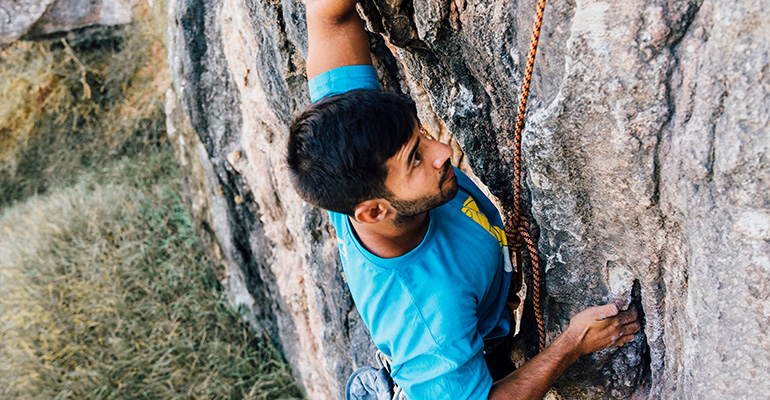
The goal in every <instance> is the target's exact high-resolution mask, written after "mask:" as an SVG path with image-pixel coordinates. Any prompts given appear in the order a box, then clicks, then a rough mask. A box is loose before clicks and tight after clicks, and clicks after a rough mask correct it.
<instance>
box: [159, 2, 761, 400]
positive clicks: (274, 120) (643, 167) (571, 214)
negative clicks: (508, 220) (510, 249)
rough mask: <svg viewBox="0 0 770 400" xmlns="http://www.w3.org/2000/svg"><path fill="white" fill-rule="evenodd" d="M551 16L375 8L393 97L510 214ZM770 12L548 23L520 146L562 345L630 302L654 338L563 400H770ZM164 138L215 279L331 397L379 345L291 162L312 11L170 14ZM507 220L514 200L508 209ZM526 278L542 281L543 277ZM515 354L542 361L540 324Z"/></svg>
mask: <svg viewBox="0 0 770 400" xmlns="http://www.w3.org/2000/svg"><path fill="white" fill-rule="evenodd" d="M534 6H535V1H534V0H525V1H512V0H495V1H468V0H455V1H439V0H413V1H399V0H375V1H372V2H370V1H368V0H367V1H366V2H364V3H363V4H362V7H361V10H362V13H363V14H364V15H365V16H366V19H367V25H368V27H369V29H370V30H371V31H372V32H373V34H372V35H370V42H371V44H372V48H373V53H374V55H375V64H376V67H377V69H378V71H379V73H380V75H381V80H382V82H383V84H384V86H385V87H386V88H388V89H389V90H394V91H403V92H406V93H409V94H410V95H411V96H412V97H413V98H414V99H415V100H416V102H417V104H418V111H419V115H420V119H421V121H422V122H423V124H424V125H425V126H426V127H427V128H428V130H429V131H430V132H431V134H433V135H434V136H436V137H437V138H440V139H441V140H443V141H445V142H447V143H450V144H452V146H453V147H454V148H455V149H456V154H455V156H454V158H453V162H454V163H455V164H457V165H461V166H462V167H463V168H464V169H466V170H467V171H469V172H470V171H472V172H473V173H474V174H475V176H477V177H478V178H479V179H480V182H482V183H483V184H485V185H486V187H488V188H489V190H490V191H491V193H494V195H495V196H496V197H497V198H498V199H499V203H498V204H500V205H501V206H504V205H505V204H509V203H510V202H511V200H512V194H513V189H512V187H511V178H512V164H513V162H512V158H511V153H512V152H511V148H510V146H511V143H510V134H511V131H512V127H513V124H514V122H515V117H516V115H515V110H516V107H517V104H516V103H517V96H518V91H519V89H518V88H519V86H520V84H521V79H522V70H523V66H524V63H525V57H526V52H527V46H528V41H529V35H530V29H531V24H532V21H533V18H534ZM768 7H770V5H768V4H766V2H761V1H749V0H741V1H737V2H727V1H705V0H704V1H696V0H643V1H633V0H617V1H612V2H607V1H598V0H580V1H565V2H553V4H549V5H548V8H547V9H546V16H545V23H544V28H543V29H544V31H543V33H542V36H541V44H540V48H539V50H538V61H537V63H536V66H535V76H534V81H533V88H532V95H531V97H530V106H529V108H530V110H531V111H530V112H529V116H528V120H527V126H526V128H525V132H524V165H525V169H526V170H525V185H526V191H525V195H526V203H527V209H528V210H530V212H531V214H530V218H531V221H532V222H533V224H534V226H535V228H536V236H537V237H538V238H539V250H540V254H541V257H542V258H543V260H545V263H544V269H545V271H546V288H547V291H548V295H547V298H546V320H547V328H548V336H549V337H550V338H553V337H555V335H557V334H558V333H559V332H561V331H562V330H563V329H564V328H566V325H567V323H568V321H569V318H570V316H571V315H573V314H574V313H575V312H577V311H579V310H580V309H582V308H584V307H587V306H590V305H596V304H599V303H602V302H606V301H608V300H612V299H620V300H622V301H623V302H624V303H625V304H626V305H629V306H633V307H637V308H638V309H639V310H640V311H642V312H643V313H644V335H640V336H639V337H638V338H637V339H636V340H634V341H633V342H632V343H630V344H629V345H627V346H625V347H623V348H622V349H611V350H607V351H604V352H600V353H598V354H595V355H592V356H587V357H584V358H582V359H581V360H580V361H579V362H578V363H577V364H576V365H575V366H573V367H572V368H570V369H569V370H568V371H567V373H566V374H565V376H564V377H563V378H562V379H560V380H559V381H558V382H557V384H556V386H555V392H554V394H553V396H560V397H561V398H564V399H582V398H637V399H638V398H655V399H657V398H663V399H669V398H677V399H678V398H682V399H691V398H692V399H704V398H730V399H755V398H756V399H760V398H765V397H766V393H767V384H766V382H768V381H770V372H768V371H770V369H768V366H769V365H770V340H768V337H767V333H766V332H767V331H768V329H770V256H769V255H770V195H768V193H770V181H769V180H768V178H769V175H770V174H768V172H769V171H768V170H769V169H770V167H769V166H768V165H770V164H769V163H768V161H770V160H768V155H767V154H768V146H770V133H769V132H768V122H769V120H770V93H769V92H770V57H769V56H768V50H767V49H768V48H770V43H768V41H769V40H770V39H768V38H770V25H768V24H767V23H766V21H767V19H768V17H770V9H768ZM168 10H169V16H168V17H169V58H170V60H169V61H170V65H171V69H172V76H173V80H174V87H173V90H172V91H171V92H170V93H169V96H168V107H167V115H168V125H169V131H170V134H171V138H172V141H173V142H174V143H175V147H176V149H177V154H178V157H179V159H180V163H181V164H182V165H183V166H185V167H186V168H185V169H186V170H187V171H188V178H187V179H188V188H189V193H188V195H189V196H188V204H189V206H190V208H191V210H192V211H193V214H194V217H195V220H196V224H197V225H198V230H199V233H200V235H201V237H202V238H203V239H204V243H205V244H206V247H207V248H208V251H209V255H210V256H211V258H212V262H213V265H214V267H215V271H216V273H217V276H218V277H219V278H220V280H221V281H222V282H223V284H224V285H225V286H226V287H227V288H228V290H229V291H230V293H231V296H232V299H233V301H234V302H236V303H239V304H244V305H245V306H246V309H247V310H248V313H249V315H250V318H251V319H252V323H253V325H254V327H255V329H260V330H264V331H265V332H267V333H268V334H270V335H271V336H272V337H273V338H275V339H276V341H277V342H278V343H279V344H281V346H282V347H283V349H284V350H285V351H286V354H287V358H288V359H289V361H290V362H291V364H292V365H293V367H294V371H295V374H296V375H297V376H298V377H299V378H300V379H301V381H302V383H303V384H304V385H305V387H306V389H307V391H308V393H309V395H310V396H311V397H312V398H318V399H327V398H340V396H341V393H342V391H343V385H344V381H345V379H346V377H347V376H348V374H349V373H350V372H352V371H353V369H355V368H357V367H359V366H362V365H367V364H369V363H370V362H371V361H372V359H371V350H372V347H371V342H370V339H369V337H368V333H367V332H366V329H365V327H363V326H362V325H361V322H360V319H359V318H358V315H357V313H356V311H355V307H354V306H353V304H352V302H351V300H350V297H349V295H348V293H347V289H346V287H345V283H344V277H343V276H342V274H341V269H340V267H339V261H338V256H337V254H336V244H335V240H334V233H333V230H332V228H331V227H330V226H329V225H328V219H327V216H326V214H325V212H322V211H320V210H317V209H314V208H312V207H309V206H308V205H307V204H304V203H303V202H302V201H301V200H300V199H299V198H298V197H297V195H296V194H295V193H294V191H293V190H292V188H291V186H290V185H289V182H288V176H287V174H286V170H285V166H284V162H283V155H284V147H285V143H286V136H287V128H288V125H289V123H290V121H291V118H292V116H293V115H295V114H296V113H297V112H298V111H299V110H301V109H302V108H303V107H304V106H305V105H306V104H307V103H308V98H307V87H306V84H305V77H304V57H305V55H306V51H307V49H306V36H307V33H306V30H305V22H304V4H303V2H301V1H300V2H297V1H294V0H208V1H190V0H187V1H181V0H172V1H171V2H170V4H169V6H168ZM496 201H497V200H496ZM529 275H530V274H529V273H528V274H527V277H529ZM520 336H521V339H520V340H519V341H518V342H517V355H518V356H519V357H521V356H522V355H531V351H532V344H533V342H532V340H531V338H532V330H531V327H530V326H529V325H527V322H526V316H525V323H524V325H523V328H522V333H521V335H520Z"/></svg>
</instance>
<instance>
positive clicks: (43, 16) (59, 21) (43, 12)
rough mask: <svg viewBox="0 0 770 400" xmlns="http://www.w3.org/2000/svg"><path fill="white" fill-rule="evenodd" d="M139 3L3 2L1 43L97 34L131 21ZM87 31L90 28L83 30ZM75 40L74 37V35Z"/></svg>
mask: <svg viewBox="0 0 770 400" xmlns="http://www.w3.org/2000/svg"><path fill="white" fill-rule="evenodd" d="M137 2H138V0H107V1H94V0H43V1H29V0H0V43H10V42H13V41H14V40H17V39H20V38H23V39H39V38H45V37H51V36H63V35H65V34H67V33H69V32H72V31H78V30H82V32H81V34H87V35H93V34H95V32H96V33H98V32H100V31H96V30H95V29H96V27H106V28H108V29H109V28H110V27H115V26H118V25H123V24H127V23H129V22H131V18H132V13H133V8H134V6H136V4H137ZM84 28H89V29H87V30H83V29H84ZM73 37H74V36H73Z"/></svg>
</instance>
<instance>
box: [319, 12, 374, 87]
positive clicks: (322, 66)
mask: <svg viewBox="0 0 770 400" xmlns="http://www.w3.org/2000/svg"><path fill="white" fill-rule="evenodd" d="M356 3H357V1H356V0H307V2H306V11H305V12H306V16H307V34H308V54H307V78H308V79H311V78H313V77H314V76H316V75H318V74H321V73H323V72H326V71H328V70H330V69H333V68H337V67H342V66H345V65H371V63H372V58H371V55H370V54H369V41H368V40H367V38H366V32H365V31H364V23H363V21H361V18H360V17H359V16H358V12H356Z"/></svg>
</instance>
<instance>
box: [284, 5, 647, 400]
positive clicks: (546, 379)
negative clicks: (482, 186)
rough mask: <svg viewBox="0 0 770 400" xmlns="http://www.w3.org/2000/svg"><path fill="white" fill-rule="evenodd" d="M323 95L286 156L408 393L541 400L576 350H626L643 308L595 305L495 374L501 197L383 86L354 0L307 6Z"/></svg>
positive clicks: (501, 305)
mask: <svg viewBox="0 0 770 400" xmlns="http://www.w3.org/2000/svg"><path fill="white" fill-rule="evenodd" d="M306 13H307V24H308V58H307V76H308V79H309V80H310V81H309V85H310V94H311V100H313V101H314V103H313V104H312V105H311V106H309V107H308V108H307V109H306V110H305V111H304V112H303V113H302V114H301V115H299V116H298V117H297V118H296V120H295V122H294V123H293V124H292V127H291V132H290V138H289V151H288V156H287V164H288V166H289V169H290V171H291V173H292V179H293V183H294V185H295V187H296V189H297V191H298V192H299V193H300V195H301V196H302V197H303V198H304V199H305V200H306V201H308V202H309V203H311V204H314V205H316V206H319V207H322V208H325V209H327V210H329V215H330V218H331V220H332V223H333V225H334V227H335V229H336V230H337V236H338V241H339V243H340V255H341V259H342V264H343V269H344V271H345V276H346V278H347V281H348V285H349V288H350V291H351V294H352V296H353V300H354V301H355V303H356V306H357V308H358V311H359V313H360V314H361V317H362V319H363V321H364V323H365V324H366V326H367V327H368V328H369V330H370V332H371V334H372V339H373V340H374V343H375V345H376V346H377V347H378V348H379V349H380V351H382V352H383V353H384V354H385V355H387V356H388V357H390V358H391V359H392V372H391V375H392V377H393V379H394V381H395V382H396V384H398V385H399V386H400V387H401V388H402V389H403V390H404V391H405V392H406V395H407V397H408V398H409V399H411V400H419V399H486V398H489V399H534V398H542V396H543V395H544V394H545V393H546V391H547V390H548V388H549V387H550V385H551V384H553V382H554V381H555V380H556V378H558V376H559V375H561V373H563V372H564V370H565V369H566V368H567V367H568V366H569V365H570V364H572V363H573V362H575V361H576V360H577V358H578V357H580V356H582V355H584V354H588V353H591V352H594V351H597V350H600V349H604V348H606V347H609V346H613V345H614V346H620V345H622V344H624V343H626V342H628V341H629V340H631V339H632V338H633V333H634V332H636V331H637V330H638V329H639V323H638V322H637V317H636V314H635V312H634V311H633V310H631V311H625V312H620V309H619V306H618V304H616V303H610V304H607V305H604V306H599V307H592V308H589V309H587V310H584V311H582V312H581V313H579V314H577V315H576V316H575V317H573V318H572V320H571V321H570V325H569V328H568V329H567V330H566V331H565V332H564V333H562V334H561V335H560V336H558V337H557V338H556V339H555V340H554V341H553V342H552V343H551V344H550V346H548V348H546V349H545V350H544V351H543V352H542V353H540V354H539V355H538V356H536V357H535V358H533V359H532V360H530V361H529V362H527V363H526V364H524V365H523V366H522V367H521V368H519V369H517V370H516V371H514V372H512V373H510V374H508V375H507V376H504V377H502V379H498V380H497V381H494V382H493V378H492V376H491V374H490V368H491V367H488V366H487V362H486V360H485V358H484V349H485V347H486V348H488V349H489V348H491V347H493V345H494V344H495V343H498V342H500V341H501V340H502V339H504V338H505V337H506V336H508V334H509V333H510V323H511V312H510V310H509V309H507V308H506V307H505V301H506V298H507V293H508V289H509V284H510V274H511V268H510V261H509V260H508V257H507V248H506V239H505V235H504V233H503V230H502V229H501V227H502V221H501V219H500V216H499V214H498V212H497V210H496V209H495V208H494V206H493V205H492V204H491V202H490V201H489V200H488V199H487V198H486V197H484V195H483V194H482V193H481V191H480V190H479V189H478V188H477V187H476V186H475V185H474V184H473V183H472V182H471V181H470V179H468V178H467V177H466V176H465V175H464V174H463V173H462V172H460V171H459V170H457V169H455V168H454V167H452V166H451V164H450V158H451V155H452V150H451V148H450V147H449V146H447V145H445V144H442V143H439V142H436V141H433V140H431V139H429V138H428V137H427V136H425V135H423V134H422V133H421V130H420V124H419V122H418V121H417V117H416V109H415V105H414V103H413V102H412V101H411V100H410V99H408V98H407V97H405V96H401V95H395V94H388V93H382V92H381V91H380V87H379V84H378V82H377V78H376V74H375V72H374V69H373V68H372V67H371V63H372V61H371V58H370V53H369V46H368V41H367V38H366V34H365V32H364V28H363V23H362V21H361V19H360V18H359V16H358V14H357V12H356V10H355V1H353V0H308V1H307V4H306Z"/></svg>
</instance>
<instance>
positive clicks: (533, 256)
mask: <svg viewBox="0 0 770 400" xmlns="http://www.w3.org/2000/svg"><path fill="white" fill-rule="evenodd" d="M544 11H545V0H538V2H537V14H536V16H535V25H534V26H533V28H532V38H531V39H530V43H529V55H528V56H527V68H526V69H525V70H524V82H523V83H522V85H521V97H520V100H519V113H518V115H517V117H516V127H515V131H514V141H515V144H514V152H513V163H514V173H513V190H514V197H515V199H514V201H513V217H512V218H509V219H508V221H506V223H505V232H506V234H507V235H508V237H512V238H516V239H518V240H514V241H513V243H516V246H515V247H516V249H515V250H514V251H518V250H519V249H520V248H521V240H522V239H523V241H524V242H525V243H526V245H527V249H528V250H529V257H530V261H531V262H532V280H533V282H532V286H533V288H532V292H533V293H532V302H533V303H534V304H533V305H534V309H535V319H536V320H537V334H538V343H539V347H540V351H543V349H544V348H545V323H544V322H543V309H542V298H541V296H542V292H541V288H542V280H541V277H540V261H539V258H538V257H537V247H535V242H534V241H533V240H532V237H531V236H530V234H529V222H528V221H527V218H526V217H525V216H524V214H522V212H521V202H522V199H521V197H522V196H521V130H522V129H523V128H524V114H525V112H526V110H527V97H529V84H530V81H531V80H532V68H533V67H534V65H535V53H536V52H537V42H538V40H539V39H540V26H541V25H542V24H543V12H544ZM517 222H518V225H517Z"/></svg>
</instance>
